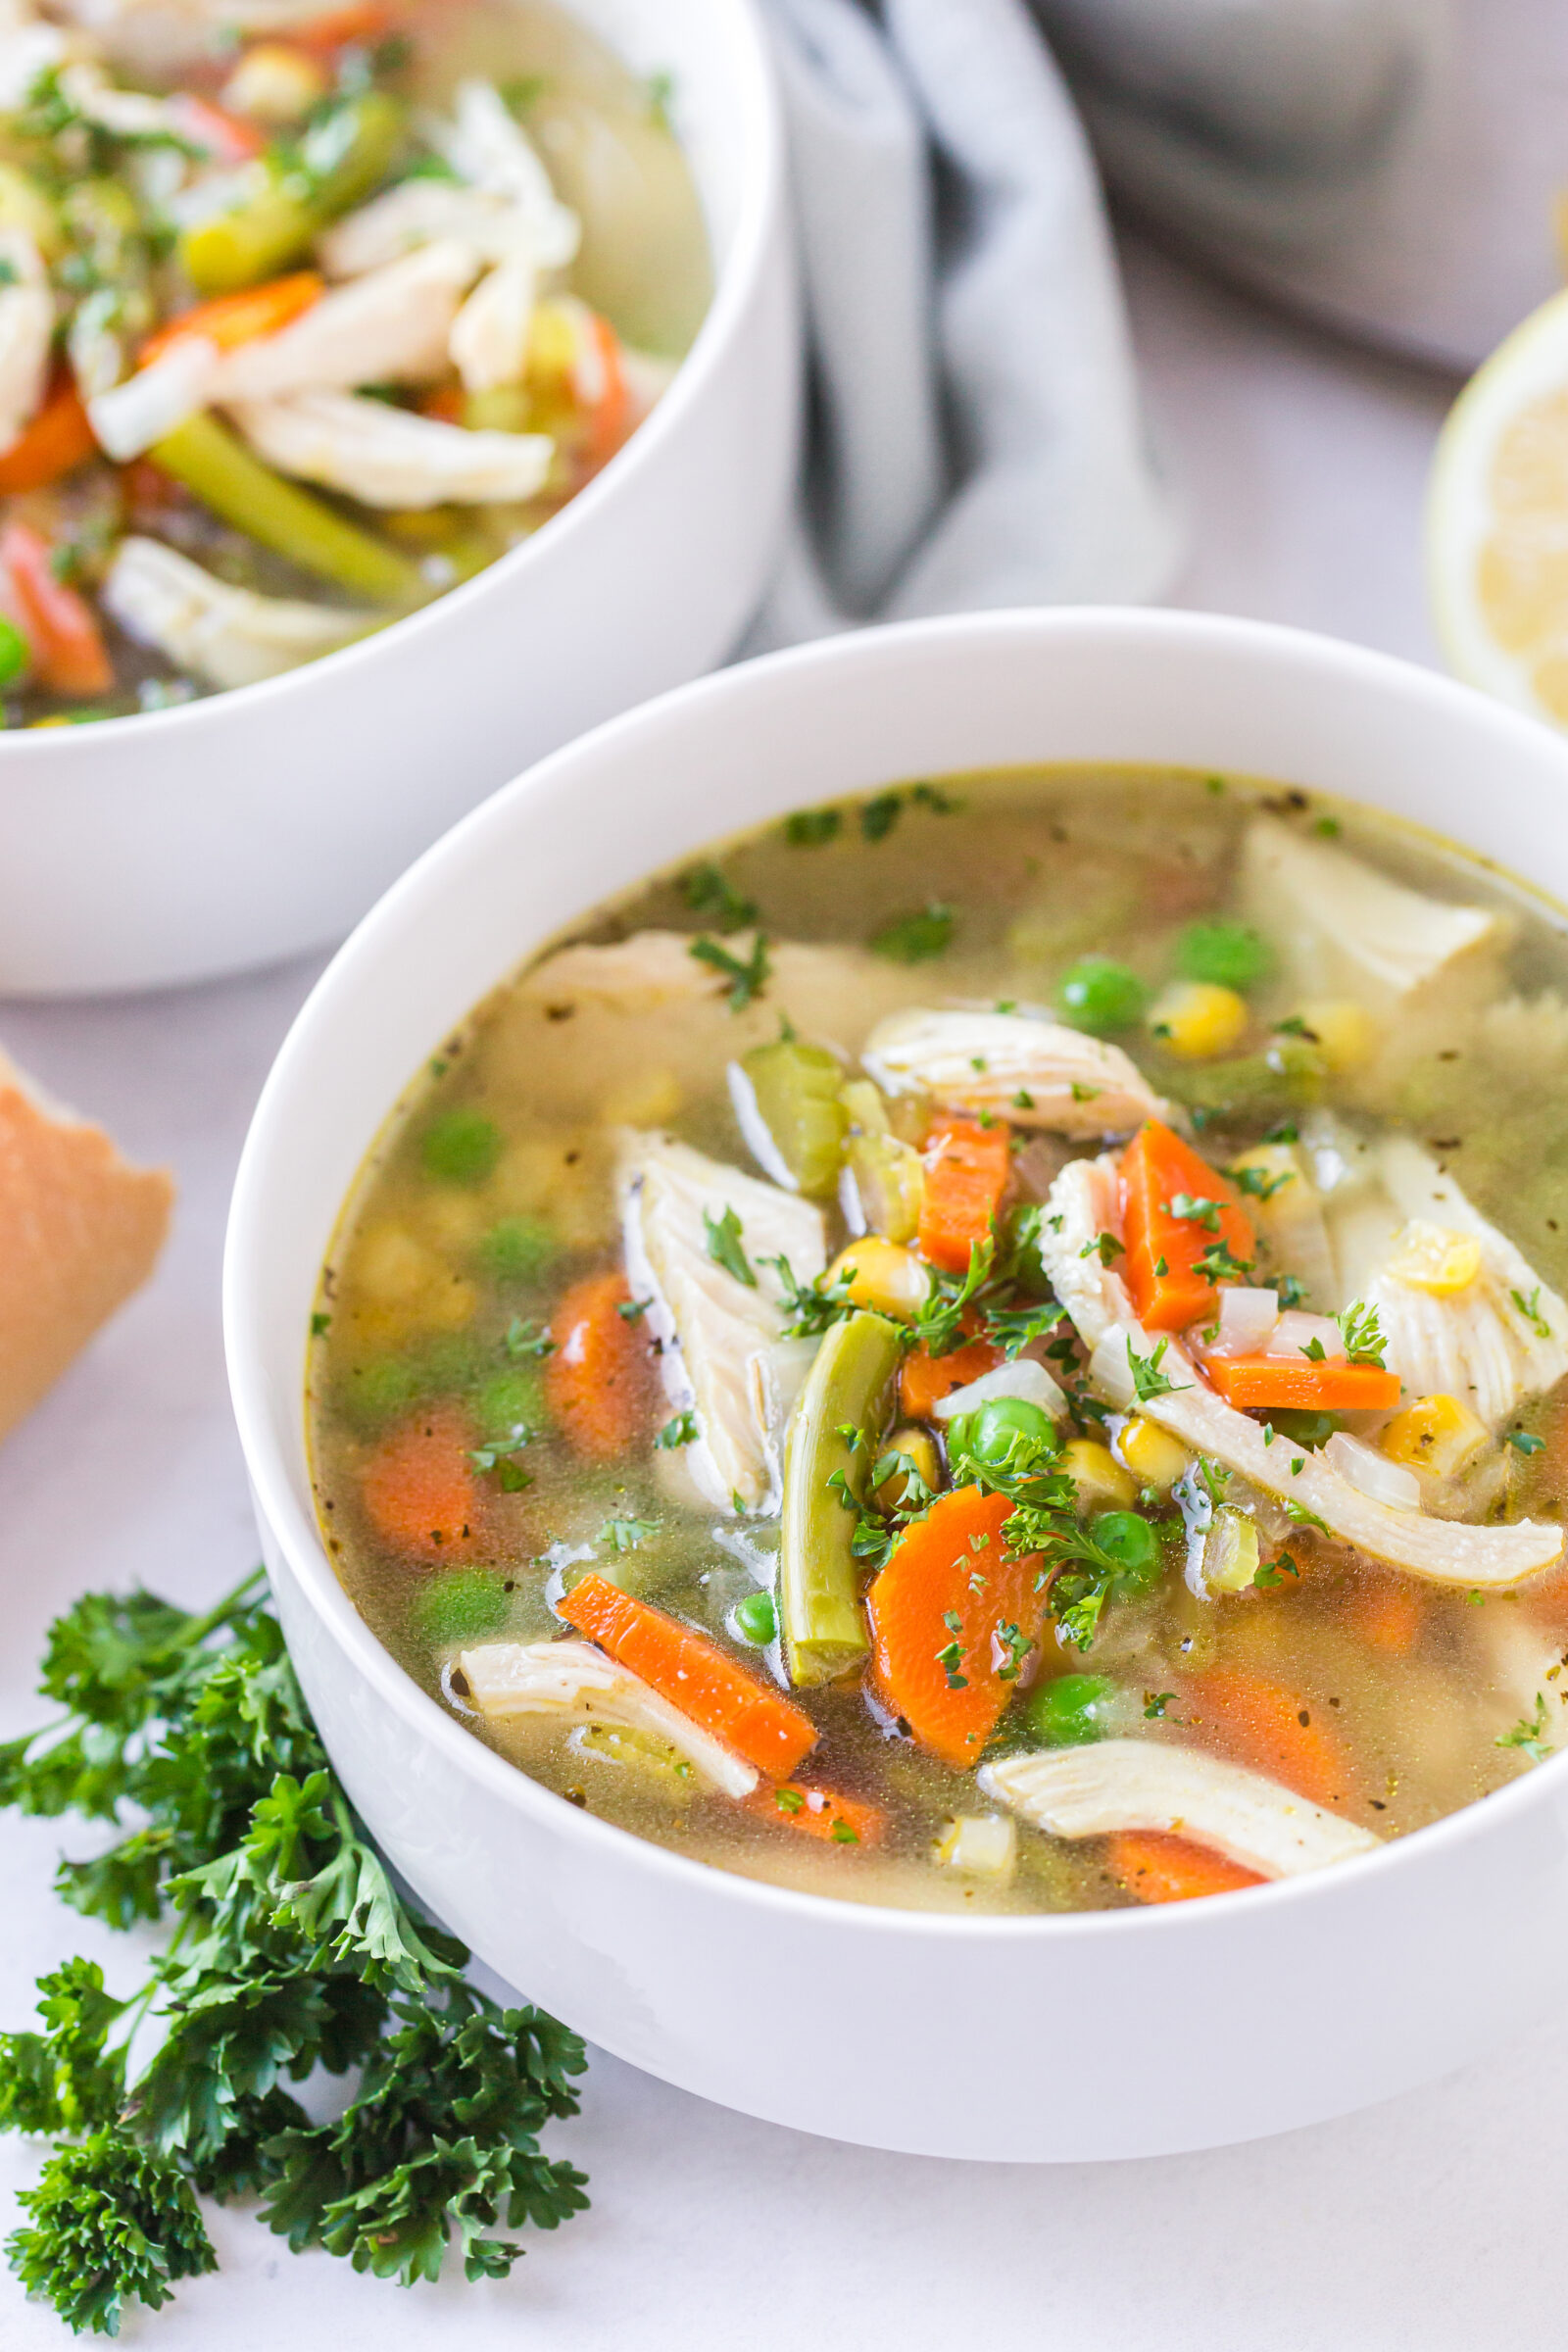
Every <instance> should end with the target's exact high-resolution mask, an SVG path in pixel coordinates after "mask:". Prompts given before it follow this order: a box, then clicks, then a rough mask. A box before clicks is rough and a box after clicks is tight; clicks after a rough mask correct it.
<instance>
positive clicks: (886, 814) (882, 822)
mask: <svg viewBox="0 0 1568 2352" xmlns="http://www.w3.org/2000/svg"><path fill="white" fill-rule="evenodd" d="M903 809H904V795H903V794H902V793H898V792H879V793H878V794H877V795H876V796H875V798H874V799H873V800H869V801H867V802H866V803H865V805H864V807H863V808H862V809H861V810H860V831H861V832H862V833H863V834H864V836H865V838H866V840H867V841H886V839H887V837H888V835H889V834H890V833H891V832H892V830H893V828H894V826H895V825H896V824H897V823H898V821H899V818H900V816H901V814H902V813H903Z"/></svg>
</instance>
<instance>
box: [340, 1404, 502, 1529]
mask: <svg viewBox="0 0 1568 2352" xmlns="http://www.w3.org/2000/svg"><path fill="white" fill-rule="evenodd" d="M473 1442H474V1441H473V1431H472V1430H471V1429H470V1427H469V1426H468V1420H467V1416H466V1414H465V1413H463V1412H462V1411H461V1410H460V1409H459V1407H458V1406H456V1405H453V1404H443V1405H434V1406H432V1407H431V1408H430V1410H429V1411H427V1412H422V1413H419V1414H417V1416H416V1417H415V1419H414V1420H412V1421H405V1422H404V1423H403V1424H402V1426H401V1428H398V1429H395V1430H393V1431H392V1432H391V1433H390V1435H389V1436H387V1437H385V1438H383V1439H382V1441H381V1443H380V1445H379V1446H377V1447H376V1449H375V1451H374V1453H372V1454H371V1456H370V1458H369V1460H368V1463H367V1464H366V1466H365V1474H364V1477H363V1479H362V1481H361V1485H360V1494H361V1498H362V1500H363V1501H364V1504H365V1509H366V1515H367V1517H368V1520H369V1522H370V1525H371V1526H372V1527H373V1528H374V1530H375V1532H376V1534H377V1535H378V1536H379V1537H380V1539H381V1541H382V1543H383V1544H387V1545H388V1546H389V1548H390V1549H391V1550H393V1551H404V1552H409V1553H412V1554H413V1556H414V1557H415V1558H416V1559H420V1560H450V1559H454V1558H457V1559H461V1558H462V1556H463V1554H464V1553H465V1552H466V1550H467V1549H468V1548H469V1547H470V1545H471V1544H472V1542H473V1535H474V1528H475V1525H476V1522H477V1519H478V1511H479V1490H478V1485H477V1482H476V1481H475V1478H474V1475H473V1466H472V1464H471V1463H470V1461H469V1459H468V1448H469V1447H470V1446H472V1444H473Z"/></svg>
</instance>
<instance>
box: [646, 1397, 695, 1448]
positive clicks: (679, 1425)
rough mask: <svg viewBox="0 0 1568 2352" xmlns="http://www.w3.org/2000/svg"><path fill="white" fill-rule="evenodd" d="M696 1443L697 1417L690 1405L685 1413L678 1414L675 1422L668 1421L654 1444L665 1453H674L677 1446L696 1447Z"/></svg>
mask: <svg viewBox="0 0 1568 2352" xmlns="http://www.w3.org/2000/svg"><path fill="white" fill-rule="evenodd" d="M696 1443H697V1415H696V1414H695V1413H694V1412H693V1411H692V1409H691V1406H690V1405H688V1406H687V1408H686V1410H685V1412H683V1413H677V1414H676V1415H675V1418H674V1420H673V1421H666V1422H665V1423H664V1426H663V1428H662V1430H661V1431H660V1432H659V1435H658V1436H657V1437H656V1438H655V1440H654V1444H655V1445H656V1446H659V1447H660V1448H661V1449H662V1451H663V1452H665V1453H670V1452H673V1451H674V1449H675V1447H676V1446H695V1445H696Z"/></svg>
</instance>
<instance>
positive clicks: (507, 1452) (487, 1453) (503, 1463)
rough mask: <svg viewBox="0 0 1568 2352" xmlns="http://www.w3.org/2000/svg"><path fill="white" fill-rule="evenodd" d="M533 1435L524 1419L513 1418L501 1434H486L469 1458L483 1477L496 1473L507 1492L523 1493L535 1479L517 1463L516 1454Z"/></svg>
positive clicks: (502, 1487) (501, 1485)
mask: <svg viewBox="0 0 1568 2352" xmlns="http://www.w3.org/2000/svg"><path fill="white" fill-rule="evenodd" d="M532 1439H533V1431H532V1430H531V1429H529V1428H528V1427H527V1425H526V1424H525V1423H524V1422H521V1421H515V1422H514V1423H513V1424H512V1427H511V1428H510V1429H507V1430H504V1431H503V1432H502V1433H501V1435H500V1436H499V1437H494V1438H486V1440H485V1441H484V1444H483V1445H482V1446H474V1447H473V1448H472V1450H471V1451H470V1452H469V1455H468V1459H469V1461H470V1462H471V1463H472V1464H473V1466H474V1468H475V1470H477V1471H478V1473H479V1475H480V1477H481V1478H488V1477H490V1476H491V1475H494V1478H495V1481H496V1484H497V1486H498V1487H500V1489H501V1491H502V1493H503V1494H504V1495H520V1494H521V1493H522V1490H523V1488H524V1487H531V1486H532V1485H533V1480H532V1479H531V1478H530V1477H529V1476H528V1474H527V1472H526V1471H525V1470H520V1469H519V1468H518V1467H517V1461H516V1457H517V1455H518V1454H519V1453H521V1451H522V1449H523V1447H524V1446H527V1445H529V1444H530V1443H531V1442H532Z"/></svg>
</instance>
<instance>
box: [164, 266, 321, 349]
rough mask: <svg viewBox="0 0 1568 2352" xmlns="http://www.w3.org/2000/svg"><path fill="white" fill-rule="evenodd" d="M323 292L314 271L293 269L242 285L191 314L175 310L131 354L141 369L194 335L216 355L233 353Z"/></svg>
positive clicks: (276, 328)
mask: <svg viewBox="0 0 1568 2352" xmlns="http://www.w3.org/2000/svg"><path fill="white" fill-rule="evenodd" d="M325 291H326V280H325V279H324V278H323V277H322V276H321V275H320V273H319V271H318V270H294V271H292V272H291V274H290V275H289V276H287V277H274V278H270V279H269V281H268V283H267V284H266V285H265V286H245V287H243V288H242V289H241V291H240V292H239V293H237V294H217V295H215V296H214V297H213V300H212V301H211V302H199V303H197V304H196V306H195V308H194V310H189V311H181V312H180V314H179V316H178V318H177V319H170V321H169V323H168V325H167V326H161V327H160V328H159V329H158V332H157V333H156V334H154V335H149V336H148V338H147V340H146V342H145V343H144V344H143V345H142V347H141V349H140V351H139V352H138V353H137V355H136V356H137V361H138V364H139V365H140V366H141V367H143V368H147V367H150V366H151V364H152V362H153V361H154V360H161V359H162V358H163V356H164V354H165V352H166V351H172V349H173V347H174V345H175V344H176V343H184V342H186V341H188V340H189V338H190V337H191V336H192V335H200V336H202V337H203V339H204V340H205V341H206V342H208V343H216V344H217V346H218V348H219V350H220V351H234V350H237V349H238V347H239V345H240V344H241V343H254V342H256V341H257V339H258V338H259V337H260V336H262V335H275V334H277V333H278V331H279V330H280V329H281V328H283V327H285V326H292V324H293V322H294V320H295V319H299V318H302V317H303V316H304V314H305V312H307V311H309V310H311V309H313V308H314V307H315V305H316V304H317V303H319V301H320V299H321V296H322V295H323V294H324V293H325Z"/></svg>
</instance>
